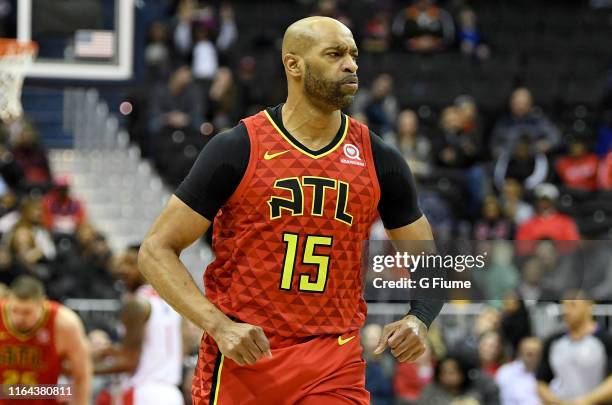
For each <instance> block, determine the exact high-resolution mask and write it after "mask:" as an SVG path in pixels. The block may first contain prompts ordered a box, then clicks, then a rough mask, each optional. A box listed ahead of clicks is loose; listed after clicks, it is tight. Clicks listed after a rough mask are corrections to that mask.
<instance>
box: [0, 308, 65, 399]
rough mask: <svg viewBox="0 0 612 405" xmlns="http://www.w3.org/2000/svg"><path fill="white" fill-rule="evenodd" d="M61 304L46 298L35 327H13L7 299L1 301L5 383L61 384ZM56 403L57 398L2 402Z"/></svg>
mask: <svg viewBox="0 0 612 405" xmlns="http://www.w3.org/2000/svg"><path fill="white" fill-rule="evenodd" d="M59 307H60V304H59V303H56V302H52V301H45V303H44V312H43V316H42V317H41V319H40V321H39V322H38V324H37V325H36V326H34V328H32V330H30V331H28V332H25V333H24V332H20V331H18V330H15V328H13V327H12V325H11V321H10V318H9V314H8V308H7V305H6V301H0V312H1V313H2V322H0V379H1V381H2V382H1V383H2V384H10V385H12V384H28V385H38V384H57V380H58V377H59V375H60V374H61V371H62V367H61V364H62V358H61V357H60V355H59V353H58V352H57V350H56V349H55V318H56V316H57V311H58V309H59ZM24 403H28V404H31V405H52V404H57V403H58V402H57V401H56V400H54V399H39V400H35V399H28V400H2V399H0V405H5V404H24Z"/></svg>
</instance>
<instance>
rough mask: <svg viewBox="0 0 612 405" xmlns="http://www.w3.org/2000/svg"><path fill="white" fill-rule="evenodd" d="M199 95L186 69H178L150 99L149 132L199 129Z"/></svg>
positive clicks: (200, 110)
mask: <svg viewBox="0 0 612 405" xmlns="http://www.w3.org/2000/svg"><path fill="white" fill-rule="evenodd" d="M200 99H201V97H200V94H199V92H198V90H197V88H196V87H195V85H194V84H193V82H192V80H191V71H190V70H189V68H188V67H186V66H183V67H180V68H178V69H177V70H176V71H175V72H174V74H173V75H172V76H171V77H170V80H169V81H168V83H167V84H166V85H159V86H157V88H156V89H155V90H154V92H153V95H152V97H151V130H152V131H153V132H155V133H157V132H159V131H160V130H161V129H163V128H170V129H183V128H186V127H192V128H199V126H200V124H201V123H202V118H201V117H202V114H201V113H202V107H201V103H200Z"/></svg>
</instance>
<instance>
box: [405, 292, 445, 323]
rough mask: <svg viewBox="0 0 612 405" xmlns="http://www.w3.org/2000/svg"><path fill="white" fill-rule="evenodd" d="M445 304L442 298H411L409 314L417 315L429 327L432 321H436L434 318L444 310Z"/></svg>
mask: <svg viewBox="0 0 612 405" xmlns="http://www.w3.org/2000/svg"><path fill="white" fill-rule="evenodd" d="M443 305H444V301H442V300H441V299H418V300H411V301H410V311H408V315H414V316H416V317H417V318H419V320H421V322H423V323H424V324H425V325H426V326H427V327H428V328H429V326H430V325H431V323H432V322H433V321H434V319H436V317H437V316H438V314H439V313H440V311H441V310H442V306H443Z"/></svg>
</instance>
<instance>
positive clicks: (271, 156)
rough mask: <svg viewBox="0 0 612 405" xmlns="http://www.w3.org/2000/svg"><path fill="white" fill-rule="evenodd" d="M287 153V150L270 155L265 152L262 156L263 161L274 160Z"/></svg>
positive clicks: (268, 152)
mask: <svg viewBox="0 0 612 405" xmlns="http://www.w3.org/2000/svg"><path fill="white" fill-rule="evenodd" d="M287 152H289V150H284V151H282V152H277V153H270V151H266V154H265V155H264V159H265V160H270V159H274V158H275V157H277V156H280V155H284V154H285V153H287Z"/></svg>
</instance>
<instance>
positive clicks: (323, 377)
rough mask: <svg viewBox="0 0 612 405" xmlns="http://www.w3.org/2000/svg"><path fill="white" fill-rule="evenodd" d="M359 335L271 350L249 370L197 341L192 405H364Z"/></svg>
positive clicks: (212, 344)
mask: <svg viewBox="0 0 612 405" xmlns="http://www.w3.org/2000/svg"><path fill="white" fill-rule="evenodd" d="M361 353H362V348H361V343H360V341H359V331H354V332H352V333H348V334H345V335H342V337H341V338H340V337H339V336H337V335H336V336H333V335H331V336H330V335H326V336H321V337H317V338H314V339H311V340H309V341H307V342H304V343H300V344H297V345H294V346H289V347H283V348H279V349H274V350H272V358H269V357H263V358H261V359H260V360H259V361H258V362H257V363H255V364H254V365H252V366H248V365H247V366H242V367H241V366H239V365H237V364H236V363H235V362H234V361H232V360H231V359H228V358H226V357H225V356H223V355H222V354H221V353H220V352H219V349H218V348H217V345H216V343H215V342H214V340H213V339H212V338H210V337H209V336H208V335H204V337H203V338H202V345H201V347H200V356H199V359H198V365H197V367H196V370H195V374H194V378H193V386H192V391H191V394H192V399H193V405H237V404H240V405H258V404H265V405H268V404H275V405H284V404H286V405H342V404H352V405H369V404H370V393H369V392H368V391H367V390H366V389H365V361H364V360H363V358H362V356H361Z"/></svg>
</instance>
